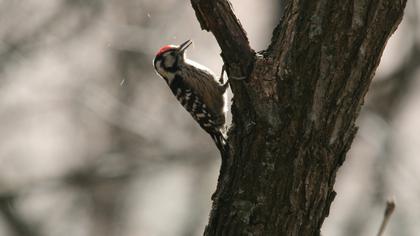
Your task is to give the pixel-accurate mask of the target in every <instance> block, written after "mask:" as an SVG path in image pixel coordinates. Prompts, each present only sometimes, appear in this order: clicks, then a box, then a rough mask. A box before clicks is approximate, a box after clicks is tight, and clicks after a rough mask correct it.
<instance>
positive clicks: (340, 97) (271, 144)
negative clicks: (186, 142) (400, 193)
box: [192, 0, 406, 235]
mask: <svg viewBox="0 0 420 236" xmlns="http://www.w3.org/2000/svg"><path fill="white" fill-rule="evenodd" d="M284 3H285V9H284V14H283V17H282V19H281V22H280V23H279V26H277V27H276V29H275V30H274V32H273V38H272V42H271V44H270V46H269V47H268V49H267V50H266V51H265V52H264V53H263V54H262V55H259V54H257V55H255V56H254V57H252V56H250V55H252V53H251V52H252V50H251V49H249V46H244V45H245V44H246V43H245V42H247V39H246V36H245V33H244V32H243V30H242V28H241V27H240V24H239V22H238V21H237V20H236V21H233V22H236V23H232V19H236V17H235V16H234V15H233V12H232V11H231V8H230V6H229V3H228V1H225V0H216V1H204V0H201V1H192V4H193V7H194V9H195V11H196V14H197V18H198V20H199V21H200V23H201V25H202V27H203V29H206V30H210V31H212V32H213V34H214V35H215V37H216V39H217V41H218V42H219V44H220V46H221V49H222V57H223V59H224V61H225V63H227V64H228V66H229V65H234V67H236V66H242V67H243V68H237V70H235V71H240V72H241V73H244V72H245V73H246V74H245V76H246V77H247V78H249V79H248V80H247V82H245V83H240V84H239V83H238V84H236V83H234V84H232V85H233V86H232V91H233V93H234V103H233V105H232V114H233V124H232V127H231V129H230V132H229V141H230V144H231V146H232V152H231V155H232V156H231V158H230V160H229V161H230V164H229V168H228V173H226V174H225V176H224V178H222V181H219V184H218V194H217V198H215V200H214V203H213V209H212V212H211V215H210V220H209V224H208V226H207V228H206V231H205V235H319V234H320V228H321V226H322V223H323V221H324V219H325V217H327V216H328V214H329V208H330V205H331V202H332V201H333V199H334V197H335V192H334V191H333V185H334V182H335V176H336V173H337V170H338V168H339V167H340V166H341V164H342V163H343V161H344V159H345V155H346V153H347V151H348V149H349V148H350V145H351V143H352V141H353V138H354V135H355V133H356V130H357V129H356V126H355V120H356V118H357V116H358V113H359V111H360V108H361V106H362V104H363V98H364V96H365V94H366V92H367V90H368V88H369V85H370V82H371V79H372V77H373V74H374V72H375V70H376V67H377V65H378V63H379V60H380V57H381V54H382V51H383V49H384V47H385V45H386V42H387V40H388V38H389V37H390V35H391V34H392V33H393V32H394V30H395V29H396V27H397V26H398V24H399V22H400V21H401V18H402V15H403V10H404V7H405V4H406V1H405V0H401V1H395V0H377V1H364V0H354V1H350V0H320V1H311V0H289V1H285V2H284ZM227 26H228V27H227ZM235 39H236V40H235ZM232 45H233V46H232ZM246 45H247V44H246ZM242 50H244V51H242ZM241 53H243V55H244V58H245V59H243V60H239V61H240V62H242V63H236V62H237V61H238V58H237V57H238V56H239V55H241ZM227 55H229V56H227ZM235 58H236V59H235ZM249 60H251V63H248V61H249ZM232 61H233V63H232ZM229 63H232V64H229ZM249 65H253V66H252V68H251V69H250V68H249ZM231 68H232V67H231ZM235 75H236V74H235ZM219 180H220V178H219Z"/></svg>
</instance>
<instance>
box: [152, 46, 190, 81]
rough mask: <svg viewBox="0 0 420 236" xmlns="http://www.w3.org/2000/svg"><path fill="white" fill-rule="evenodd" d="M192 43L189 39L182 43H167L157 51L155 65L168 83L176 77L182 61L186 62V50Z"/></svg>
mask: <svg viewBox="0 0 420 236" xmlns="http://www.w3.org/2000/svg"><path fill="white" fill-rule="evenodd" d="M191 44H192V41H191V40H187V41H185V42H184V43H182V44H180V45H178V46H177V45H166V46H164V47H162V48H160V49H159V51H158V52H157V53H156V56H155V59H154V60H153V65H154V66H155V70H156V72H157V73H158V74H159V75H160V76H162V77H163V78H164V79H165V80H166V81H167V82H168V83H170V82H171V80H172V79H173V78H174V77H175V73H176V71H177V70H178V66H179V64H180V63H184V57H185V55H184V53H185V50H186V49H187V48H188V47H189V46H190V45H191Z"/></svg>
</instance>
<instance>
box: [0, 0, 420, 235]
mask: <svg viewBox="0 0 420 236" xmlns="http://www.w3.org/2000/svg"><path fill="white" fill-rule="evenodd" d="M416 3H417V2H416V1H415V0H409V2H408V6H407V8H406V13H405V18H404V20H403V22H402V24H401V26H400V27H399V29H398V31H397V33H396V34H394V36H393V37H392V38H391V40H390V43H388V47H387V50H386V51H385V53H384V56H383V59H382V62H381V65H380V68H379V71H378V73H377V76H376V77H375V79H374V82H373V84H372V87H371V90H370V92H369V95H370V96H369V97H368V99H367V101H366V104H367V105H366V106H365V107H364V110H363V111H362V115H361V117H360V119H359V125H360V129H359V134H358V137H357V139H356V140H355V142H354V145H353V147H352V150H351V151H350V155H349V156H348V158H347V162H346V164H345V165H344V166H343V168H342V170H341V171H340V172H339V176H338V182H337V184H336V187H335V188H336V191H337V192H338V195H337V197H336V200H335V201H334V204H333V207H332V210H331V212H330V217H329V218H327V220H326V223H325V225H324V227H323V235H327V236H328V235H372V234H374V233H375V232H376V230H377V229H378V227H379V224H380V220H381V217H382V211H383V202H384V199H385V198H387V197H389V196H395V199H396V201H397V211H396V213H395V215H394V217H393V218H392V220H391V223H390V225H389V227H388V230H387V232H388V235H416V233H417V232H420V226H419V225H418V224H417V222H418V219H420V203H419V201H418V199H419V197H420V190H419V188H418V182H419V179H420V174H419V173H420V171H419V170H420V163H419V159H418V158H417V157H418V156H419V155H420V150H419V149H418V147H419V146H420V133H419V132H418V130H420V127H419V125H420V123H419V122H418V117H419V115H420V107H419V106H418V101H419V99H420V97H419V96H420V93H418V91H419V89H420V83H419V81H418V80H417V78H419V73H420V70H419V68H420V67H419V62H420V60H419V48H418V47H419V43H420V32H419V29H418V28H419V19H418V17H417V16H418V13H419V11H420V7H419V4H416ZM232 4H233V6H234V8H235V12H236V13H237V16H238V17H239V18H240V19H241V20H242V23H243V26H244V28H245V29H246V30H247V32H248V34H249V38H250V41H251V45H252V46H253V48H254V49H256V50H260V49H263V48H265V47H266V46H267V45H268V43H269V40H270V37H271V29H272V28H273V27H274V25H275V24H276V22H278V17H279V10H280V6H279V3H278V1H274V0H264V1H251V0H241V1H239V0H236V1H232ZM273 6H276V7H273ZM254 14H255V15H259V17H248V16H250V15H254ZM0 26H1V27H0V120H1V123H0V135H1V141H0V163H1V164H0V213H1V214H0V235H5V236H9V235H10V236H13V235H18V236H31V235H47V236H50V235H51V236H55V235H60V236H61V235H63V236H65V235H72V236H90V235H93V236H96V235H98V236H99V235H104V236H107V235H122V236H126V235H127V236H134V235H148V236H159V235H201V234H202V231H203V229H204V226H205V225H206V224H207V220H208V212H209V209H210V196H211V194H212V192H213V190H214V189H215V185H216V182H215V181H216V179H217V171H218V166H219V158H218V157H217V150H215V147H213V145H212V143H211V140H210V138H209V137H208V136H207V135H206V134H205V133H203V132H202V131H201V130H200V128H199V127H197V125H196V124H195V123H194V121H193V120H192V119H191V118H190V117H189V115H188V114H187V113H186V112H185V111H183V108H182V107H181V106H179V104H178V103H177V101H176V100H175V99H174V98H173V96H172V94H170V92H169V91H168V89H167V88H166V85H165V84H164V82H163V81H161V80H160V78H158V77H157V76H156V75H155V73H154V72H153V67H152V63H151V61H152V58H153V56H154V53H155V51H156V50H157V49H158V48H159V47H160V46H162V45H164V44H169V43H174V44H177V43H180V42H182V41H183V40H185V39H189V38H191V39H193V40H194V42H195V48H193V49H192V50H190V51H189V52H190V54H191V55H190V57H191V58H193V59H194V60H197V61H200V62H201V63H203V64H205V65H207V66H209V67H210V68H211V69H213V70H214V71H219V70H220V68H221V65H222V61H221V59H220V57H219V53H220V49H219V48H218V45H217V44H216V41H215V40H214V39H213V37H212V35H211V34H209V33H205V32H202V31H201V29H200V26H199V23H198V22H197V20H196V17H195V15H194V11H193V9H192V8H191V5H190V4H189V2H182V1H174V0H162V1H158V2H157V1H149V0H126V1H116V0H111V1H99V0H89V1H81V0H54V1H53V0H45V1H35V0H26V1H22V0H17V1H16V0H2V1H0Z"/></svg>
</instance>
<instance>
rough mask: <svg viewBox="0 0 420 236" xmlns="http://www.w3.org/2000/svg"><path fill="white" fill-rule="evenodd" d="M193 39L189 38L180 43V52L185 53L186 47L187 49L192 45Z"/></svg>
mask: <svg viewBox="0 0 420 236" xmlns="http://www.w3.org/2000/svg"><path fill="white" fill-rule="evenodd" d="M191 44H192V41H191V40H189V39H188V40H187V41H185V42H183V43H182V44H181V45H179V54H183V53H184V51H185V49H187V48H188V47H189V46H191Z"/></svg>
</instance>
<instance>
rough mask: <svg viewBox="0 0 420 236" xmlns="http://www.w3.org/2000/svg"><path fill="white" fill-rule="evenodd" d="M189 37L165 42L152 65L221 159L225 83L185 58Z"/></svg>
mask: <svg viewBox="0 0 420 236" xmlns="http://www.w3.org/2000/svg"><path fill="white" fill-rule="evenodd" d="M191 44H192V41H191V40H187V41H186V42H184V43H182V44H180V45H166V46H164V47H162V48H160V50H159V51H158V52H157V54H156V56H155V58H154V60H153V65H154V67H155V70H156V72H157V73H158V74H159V75H160V76H161V77H162V78H163V79H164V80H165V81H166V83H167V84H168V86H169V88H170V89H171V91H172V93H173V94H174V95H175V97H176V98H177V100H178V101H179V102H180V103H181V105H182V106H183V107H184V108H185V109H186V110H187V111H188V112H189V113H190V115H191V116H192V117H193V118H194V120H195V121H196V122H197V123H198V124H199V125H200V126H201V128H203V129H204V130H205V131H206V132H207V133H208V134H210V136H211V138H212V139H213V141H214V142H215V144H216V146H217V148H218V149H219V151H220V153H221V156H222V159H224V158H225V157H226V154H227V152H228V145H227V143H226V139H225V137H224V135H223V132H222V131H223V129H224V124H225V111H224V106H225V102H226V101H225V96H224V94H225V92H226V89H227V87H228V83H227V82H226V83H225V84H221V83H222V82H223V81H222V80H223V79H222V78H221V81H220V83H219V82H218V81H217V80H216V77H215V76H214V74H213V73H212V72H211V71H210V69H208V68H206V67H205V66H203V65H200V64H198V63H197V62H194V61H192V60H189V59H187V58H186V55H185V50H186V49H187V48H188V47H189V46H190V45H191ZM222 77H223V73H222Z"/></svg>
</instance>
